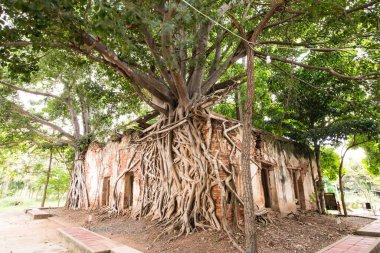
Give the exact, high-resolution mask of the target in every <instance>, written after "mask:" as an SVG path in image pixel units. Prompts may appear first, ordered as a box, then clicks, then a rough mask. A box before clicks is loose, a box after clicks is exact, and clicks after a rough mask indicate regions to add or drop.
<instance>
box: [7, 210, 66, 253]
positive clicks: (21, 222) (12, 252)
mask: <svg viewBox="0 0 380 253" xmlns="http://www.w3.org/2000/svg"><path fill="white" fill-rule="evenodd" d="M59 227H61V226H60V225H58V224H57V223H55V222H52V221H49V220H32V219H31V218H30V217H29V215H26V214H25V213H24V211H22V210H10V211H5V212H0V252H1V253H52V252H55V253H64V252H65V253H68V252H69V251H68V250H67V249H66V248H65V246H64V245H63V244H62V242H61V241H60V240H61V239H60V238H59V237H58V234H57V228H59Z"/></svg>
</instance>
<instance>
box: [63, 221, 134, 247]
mask: <svg viewBox="0 0 380 253" xmlns="http://www.w3.org/2000/svg"><path fill="white" fill-rule="evenodd" d="M58 231H59V232H60V234H61V235H62V236H63V238H64V239H65V242H66V243H67V244H68V246H69V247H70V248H71V249H72V250H76V251H79V252H93V253H107V252H123V253H141V252H140V251H138V250H135V249H133V248H130V247H128V246H125V245H121V244H118V243H116V242H114V241H112V240H110V239H108V238H106V237H103V236H101V235H99V234H96V233H94V232H91V231H89V230H87V229H85V228H82V227H71V228H61V229H58Z"/></svg>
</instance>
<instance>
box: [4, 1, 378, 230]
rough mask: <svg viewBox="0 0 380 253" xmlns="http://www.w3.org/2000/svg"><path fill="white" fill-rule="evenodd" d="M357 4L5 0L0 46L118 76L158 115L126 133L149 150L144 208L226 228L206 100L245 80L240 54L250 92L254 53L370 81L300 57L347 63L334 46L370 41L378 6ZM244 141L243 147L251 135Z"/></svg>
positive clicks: (185, 222) (73, 201) (75, 197)
mask: <svg viewBox="0 0 380 253" xmlns="http://www.w3.org/2000/svg"><path fill="white" fill-rule="evenodd" d="M364 2H365V1H359V0H357V1H349V2H347V3H346V1H343V0H338V1H336V0H334V1H325V2H324V3H323V4H322V3H320V2H316V1H285V0H273V1H198V0H158V1H156V0H144V1H128V0H125V1H70V0H67V1H33V2H28V1H19V0H4V1H2V2H1V3H0V10H1V11H2V12H3V15H2V19H3V22H2V23H3V24H1V26H2V29H1V32H0V49H1V50H2V51H1V54H2V55H3V56H5V55H10V54H13V53H14V50H17V49H19V50H24V51H23V54H18V55H16V56H14V57H15V58H17V59H20V58H22V57H29V58H27V59H32V58H33V57H38V56H39V55H41V54H43V52H44V51H45V50H48V49H49V48H54V49H57V50H66V51H70V52H72V53H74V54H76V55H77V56H78V57H83V58H86V59H87V60H88V61H92V62H97V63H99V64H100V65H101V66H104V67H105V68H106V69H107V71H109V72H110V73H118V74H119V75H121V76H122V77H123V78H125V85H129V86H131V87H132V88H133V90H134V92H135V94H136V95H137V96H139V98H140V99H141V100H143V101H144V102H145V103H146V104H147V105H149V106H150V107H151V108H152V109H153V111H154V113H155V114H156V115H158V116H159V119H158V120H157V121H156V122H155V123H154V124H153V125H151V126H150V127H149V128H148V129H145V130H144V131H143V134H141V135H140V136H139V138H137V139H136V141H137V142H140V143H141V146H142V147H143V148H142V149H143V150H142V151H141V152H142V153H143V154H144V156H146V157H149V159H145V160H144V161H143V162H142V173H143V176H144V178H145V179H146V183H147V182H149V187H147V190H146V193H145V197H146V198H147V199H146V201H145V203H146V204H145V206H142V208H144V210H145V211H144V213H145V214H146V215H153V216H154V217H156V218H157V219H158V220H159V221H160V222H162V224H166V225H170V226H171V227H172V228H175V229H177V230H179V231H181V232H182V233H189V232H191V231H193V229H194V228H196V227H203V226H210V227H213V228H224V229H227V228H226V224H227V223H225V222H222V223H221V222H220V221H218V220H217V219H216V217H215V209H213V208H212V205H213V204H212V198H211V196H210V187H211V186H218V187H221V188H223V189H224V187H225V186H226V185H228V186H229V187H230V188H231V189H233V188H234V183H235V182H234V181H233V180H230V181H228V182H227V181H225V180H227V179H229V178H230V177H228V176H227V177H225V178H226V179H224V180H221V179H220V178H218V176H217V174H218V171H219V170H220V169H223V168H222V165H221V164H222V162H221V161H219V158H218V156H217V155H216V154H212V153H211V152H210V151H209V147H210V136H211V133H212V131H213V129H212V127H213V126H212V124H211V117H212V115H211V114H210V110H211V108H212V106H213V105H215V104H216V103H217V102H218V101H220V99H223V98H224V97H226V96H228V95H229V94H230V93H231V92H232V91H233V90H235V89H236V88H238V87H239V86H240V85H241V84H243V83H245V82H246V81H247V74H246V73H245V70H244V69H243V68H242V64H241V63H242V59H243V58H244V57H245V56H246V55H247V53H248V74H249V75H248V90H249V89H250V87H251V91H250V93H249V95H250V98H252V96H253V95H254V92H253V88H252V87H254V86H253V71H254V70H253V63H254V61H255V59H256V61H264V62H265V61H266V62H268V64H269V62H271V63H270V64H272V65H273V66H277V67H278V68H280V69H285V70H284V72H285V74H288V73H287V71H286V68H287V66H291V67H292V68H305V69H307V70H313V71H316V72H318V73H320V74H330V75H333V76H335V77H337V78H342V79H349V80H364V79H367V80H371V79H376V78H378V77H379V73H373V72H376V71H372V70H374V66H375V64H374V63H371V62H369V61H368V62H365V66H366V68H363V67H362V66H363V65H359V64H353V66H348V65H331V66H330V65H329V66H321V65H314V64H313V61H312V60H310V61H308V60H307V59H306V58H307V55H308V54H311V55H314V54H329V53H331V54H338V55H339V57H342V58H344V59H346V60H347V59H348V58H347V57H351V56H350V55H349V54H345V52H343V51H342V49H344V48H350V49H351V50H355V48H356V47H360V45H361V43H364V41H363V37H360V36H359V35H358V34H362V31H360V29H365V30H366V32H365V33H366V36H367V37H366V38H367V40H366V41H365V43H367V46H368V47H370V46H373V45H374V44H376V43H375V42H373V41H372V40H371V38H373V37H371V36H374V35H375V34H376V26H377V22H378V16H377V15H376V12H378V9H377V11H376V6H377V7H378V5H377V3H378V1H372V2H366V3H364ZM327 7H328V8H327ZM363 15H366V17H367V18H366V19H363ZM342 23H343V24H344V25H342ZM332 30H334V32H331V31H332ZM371 43H372V44H371ZM371 53H376V51H371ZM377 53H378V52H377ZM311 58H312V57H311ZM326 62H328V61H326ZM7 64H8V66H9V68H11V66H13V64H16V63H15V62H12V60H9V61H8V62H7ZM248 100H249V99H248ZM252 105H253V104H252ZM246 108H248V109H251V110H250V113H252V109H253V108H249V107H246ZM245 113H248V112H245ZM248 115H250V114H248ZM246 121H250V117H248V118H247V119H246ZM247 136H249V135H247ZM244 141H245V142H248V143H250V137H248V138H246V139H244ZM231 145H232V146H233V145H234V144H233V143H231ZM248 149H249V145H248ZM232 150H233V149H232ZM243 152H244V150H243ZM248 152H249V150H248ZM232 155H234V154H232ZM243 157H244V156H243ZM246 158H247V157H246ZM231 159H236V157H235V158H234V157H233V158H231ZM248 161H249V156H248ZM76 168H78V170H74V172H73V173H74V174H73V175H74V177H73V178H79V179H80V178H81V175H80V173H81V166H77V167H76ZM243 169H244V168H243ZM225 171H226V173H227V174H228V173H233V172H232V171H230V170H227V169H225ZM232 178H233V177H232ZM247 182H249V179H248V181H247ZM76 185H78V184H76V183H72V189H71V194H70V195H69V199H68V206H69V207H72V208H78V203H80V202H82V203H83V201H84V200H83V199H81V198H83V196H84V194H83V192H82V191H80V190H78V189H76V188H75V187H76ZM234 197H236V198H238V199H241V197H242V196H237V195H236V196H234Z"/></svg>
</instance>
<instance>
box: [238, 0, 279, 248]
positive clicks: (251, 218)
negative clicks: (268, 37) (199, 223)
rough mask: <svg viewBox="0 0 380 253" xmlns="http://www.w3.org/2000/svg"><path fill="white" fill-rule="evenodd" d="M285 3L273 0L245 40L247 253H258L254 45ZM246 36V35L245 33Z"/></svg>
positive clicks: (244, 172) (244, 179)
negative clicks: (254, 179)
mask: <svg viewBox="0 0 380 253" xmlns="http://www.w3.org/2000/svg"><path fill="white" fill-rule="evenodd" d="M282 4H283V1H282V0H273V1H271V8H270V10H269V11H268V12H267V13H266V14H265V16H264V18H263V19H262V20H261V21H260V23H259V24H258V25H257V27H256V29H255V31H254V32H253V34H252V36H251V37H250V39H249V42H250V43H251V44H252V45H250V44H249V43H247V42H245V43H244V45H245V48H246V50H247V91H246V99H245V103H244V114H243V120H242V125H243V137H242V155H241V169H242V182H243V189H244V192H243V201H244V228H245V247H246V252H247V253H256V252H258V249H257V239H256V231H255V209H254V206H255V205H254V199H253V193H252V175H251V166H250V155H251V136H252V116H253V110H254V105H255V64H254V45H255V44H256V41H257V39H258V37H259V35H260V33H261V32H262V30H263V29H264V27H265V25H266V24H267V23H268V21H269V20H270V18H271V17H272V16H273V15H274V13H275V12H276V10H277V8H278V7H279V6H281V5H282ZM233 22H234V23H235V26H236V27H237V28H238V30H239V33H240V34H241V35H243V34H244V31H243V29H242V28H241V27H240V26H239V25H238V24H237V22H236V20H233ZM243 36H245V35H243Z"/></svg>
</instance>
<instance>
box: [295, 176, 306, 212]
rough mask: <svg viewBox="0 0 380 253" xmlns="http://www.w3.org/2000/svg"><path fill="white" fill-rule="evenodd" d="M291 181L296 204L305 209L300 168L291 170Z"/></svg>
mask: <svg viewBox="0 0 380 253" xmlns="http://www.w3.org/2000/svg"><path fill="white" fill-rule="evenodd" d="M292 181H293V190H294V198H295V201H296V205H297V207H299V208H301V209H306V200H305V192H304V187H303V177H302V173H301V171H300V170H292Z"/></svg>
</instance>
